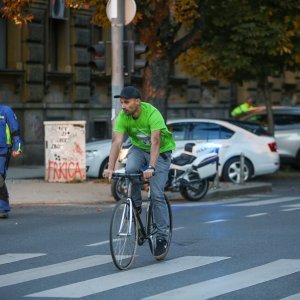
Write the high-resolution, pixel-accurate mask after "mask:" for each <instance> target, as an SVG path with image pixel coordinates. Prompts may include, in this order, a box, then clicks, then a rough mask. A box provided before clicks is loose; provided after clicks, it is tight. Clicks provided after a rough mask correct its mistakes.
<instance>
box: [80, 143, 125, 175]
mask: <svg viewBox="0 0 300 300" xmlns="http://www.w3.org/2000/svg"><path fill="white" fill-rule="evenodd" d="M128 143H129V144H128ZM130 145H131V144H130V140H129V139H126V140H125V142H124V143H123V145H122V148H123V149H127V148H128V147H130ZM110 147H111V139H109V140H99V141H95V142H90V143H86V147H85V157H86V175H87V177H92V178H103V176H102V175H103V171H104V170H105V169H107V166H108V159H109V151H110ZM121 154H122V153H120V155H121ZM122 158H123V157H121V156H120V157H119V160H122Z"/></svg>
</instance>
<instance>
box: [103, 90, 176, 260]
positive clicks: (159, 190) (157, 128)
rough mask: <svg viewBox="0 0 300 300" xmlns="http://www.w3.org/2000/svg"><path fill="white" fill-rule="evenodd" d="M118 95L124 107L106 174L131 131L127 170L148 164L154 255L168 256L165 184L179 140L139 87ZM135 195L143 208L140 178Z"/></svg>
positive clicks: (109, 175)
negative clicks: (153, 227) (155, 237)
mask: <svg viewBox="0 0 300 300" xmlns="http://www.w3.org/2000/svg"><path fill="white" fill-rule="evenodd" d="M115 98H120V101H121V107H122V110H121V111H120V113H119V114H118V116H117V118H116V121H115V124H114V129H113V137H112V146H111V150H110V155H109V163H108V169H107V170H106V171H105V172H104V176H105V177H108V178H109V179H111V178H112V173H113V171H114V169H115V165H116V161H117V159H118V155H119V152H120V149H121V146H122V143H123V140H124V135H125V134H128V135H129V136H130V138H131V143H132V145H133V146H132V147H131V148H130V150H129V152H128V155H127V162H126V173H137V172H139V171H140V170H141V169H143V167H144V166H146V169H145V170H144V172H143V175H144V178H145V180H149V183H150V188H151V197H152V201H153V205H154V217H155V220H156V226H157V241H156V249H155V252H154V257H155V258H156V259H160V258H162V257H164V254H165V251H166V249H167V246H168V244H167V222H168V220H167V205H166V202H165V196H164V188H165V184H166V181H167V179H168V173H169V168H170V164H171V153H172V150H174V149H175V142H174V139H173V136H172V134H171V133H170V132H169V130H168V128H167V126H166V124H165V121H164V119H163V117H162V115H161V113H160V112H159V111H158V109H156V108H155V107H154V106H152V105H151V104H149V103H145V102H142V101H141V94H140V92H139V90H138V89H136V88H135V87H133V86H127V87H124V88H123V90H122V91H121V94H120V95H117V96H115ZM154 172H155V176H153V175H154ZM132 198H133V200H134V202H135V206H136V208H137V211H138V212H141V207H142V196H141V189H140V186H139V181H138V179H136V180H134V181H133V187H132Z"/></svg>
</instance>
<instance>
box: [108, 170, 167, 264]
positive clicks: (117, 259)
mask: <svg viewBox="0 0 300 300" xmlns="http://www.w3.org/2000/svg"><path fill="white" fill-rule="evenodd" d="M120 177H123V178H126V180H128V185H127V197H126V198H123V199H121V200H120V201H118V202H117V203H116V206H115V208H114V211H113V215H112V219H111V223H110V234H109V242H110V252H111V256H112V259H113V262H114V264H115V266H116V267H117V268H118V269H120V270H126V269H129V268H130V266H131V265H132V263H133V261H134V259H135V257H136V250H137V245H139V246H142V245H143V244H144V243H145V241H148V242H149V247H150V251H151V253H152V255H154V251H155V247H156V235H157V227H156V224H155V216H154V213H153V203H152V201H151V190H150V187H149V190H148V196H147V205H146V208H147V209H146V220H145V224H144V223H143V221H142V219H143V218H142V216H141V214H140V213H139V212H137V210H136V206H135V204H134V201H133V200H132V178H137V177H138V178H139V180H140V184H144V183H145V181H142V177H143V174H140V173H139V174H124V173H114V174H113V178H120ZM165 200H166V204H167V211H168V227H167V234H168V238H167V242H168V246H167V249H166V252H165V255H164V256H163V257H161V258H160V260H161V259H164V258H165V256H166V255H167V253H168V251H169V248H170V244H171V238H172V211H171V205H170V203H169V201H168V199H167V198H166V197H165Z"/></svg>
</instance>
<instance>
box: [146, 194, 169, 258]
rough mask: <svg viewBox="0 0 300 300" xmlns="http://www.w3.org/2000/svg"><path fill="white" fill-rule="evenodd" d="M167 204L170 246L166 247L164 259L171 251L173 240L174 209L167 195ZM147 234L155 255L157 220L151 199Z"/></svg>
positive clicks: (151, 249)
mask: <svg viewBox="0 0 300 300" xmlns="http://www.w3.org/2000/svg"><path fill="white" fill-rule="evenodd" d="M165 200H166V204H167V213H168V216H167V242H168V246H167V249H166V252H165V254H164V256H163V257H161V258H160V260H162V259H164V258H165V257H166V255H167V254H168V252H169V249H170V245H171V240H172V229H173V219H172V210H171V205H170V203H169V200H168V199H167V197H166V196H165ZM147 236H148V237H149V239H148V241H149V247H150V251H151V253H152V255H154V251H155V248H156V239H157V226H156V221H155V216H154V213H153V204H152V203H151V200H150V202H149V205H148V209H147Z"/></svg>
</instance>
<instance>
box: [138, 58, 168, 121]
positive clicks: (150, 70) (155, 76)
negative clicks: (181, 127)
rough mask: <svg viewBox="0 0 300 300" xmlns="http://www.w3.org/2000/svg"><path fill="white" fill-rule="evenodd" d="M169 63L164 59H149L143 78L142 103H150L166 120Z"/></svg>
mask: <svg viewBox="0 0 300 300" xmlns="http://www.w3.org/2000/svg"><path fill="white" fill-rule="evenodd" d="M170 68H171V63H170V61H169V60H168V59H166V58H157V57H155V58H151V59H149V61H148V66H147V67H146V68H145V71H144V77H143V96H144V99H143V100H144V101H146V102H149V103H151V104H152V105H153V106H155V107H156V108H157V109H158V110H159V111H160V112H161V114H162V115H163V117H164V118H165V120H166V119H167V108H168V97H169V78H170Z"/></svg>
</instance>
